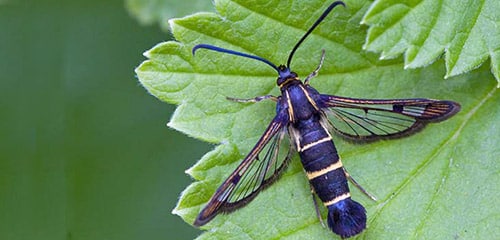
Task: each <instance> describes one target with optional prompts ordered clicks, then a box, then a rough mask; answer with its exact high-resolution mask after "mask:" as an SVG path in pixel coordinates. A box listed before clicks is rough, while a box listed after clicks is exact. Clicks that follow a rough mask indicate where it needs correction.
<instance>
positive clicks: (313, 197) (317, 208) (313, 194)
mask: <svg viewBox="0 0 500 240" xmlns="http://www.w3.org/2000/svg"><path fill="white" fill-rule="evenodd" d="M309 187H311V196H312V199H313V203H314V209H315V210H316V216H318V219H319V222H320V223H321V226H323V227H324V228H326V225H325V222H323V218H322V217H321V212H320V211H319V207H318V201H317V200H316V192H315V191H314V188H313V186H312V185H311V184H309Z"/></svg>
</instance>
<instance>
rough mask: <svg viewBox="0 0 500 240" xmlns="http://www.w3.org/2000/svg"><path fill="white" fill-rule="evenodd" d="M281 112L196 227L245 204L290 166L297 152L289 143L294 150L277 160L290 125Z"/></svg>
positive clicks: (223, 185)
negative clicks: (260, 155) (294, 151)
mask: <svg viewBox="0 0 500 240" xmlns="http://www.w3.org/2000/svg"><path fill="white" fill-rule="evenodd" d="M281 113H282V114H278V115H277V116H276V117H275V118H274V119H273V121H272V122H271V123H270V124H269V126H268V127H267V129H266V130H265V132H264V134H263V135H262V136H261V138H260V139H259V141H258V142H257V143H256V144H255V146H254V148H253V149H252V150H251V151H250V153H249V154H248V155H247V156H246V157H245V158H244V159H243V160H242V162H241V163H240V165H239V166H238V167H237V168H236V169H235V170H234V171H233V172H232V173H231V175H230V176H229V177H228V178H227V179H226V180H225V181H224V182H223V183H222V184H221V185H220V187H219V188H218V189H217V191H216V192H215V193H214V195H213V196H212V197H211V198H210V200H209V202H208V203H207V205H206V206H205V207H204V208H203V209H202V211H201V212H200V213H199V215H198V217H197V218H196V220H195V222H194V223H193V225H194V226H202V225H205V224H206V223H208V222H209V221H210V220H212V219H213V218H214V217H215V216H217V215H218V214H219V213H229V212H232V211H234V210H236V209H238V208H241V207H243V206H245V205H246V204H248V203H249V202H250V201H251V200H253V199H254V198H255V197H256V196H257V194H258V193H260V192H261V191H262V190H264V189H265V188H267V187H269V186H270V185H271V184H272V183H274V182H275V181H276V180H278V179H279V177H280V176H281V175H282V173H283V172H284V170H285V169H286V168H287V166H288V163H289V162H290V158H291V155H292V152H293V151H292V146H291V143H289V149H290V150H289V151H288V153H287V154H286V156H284V157H282V158H283V160H282V161H281V163H279V161H278V160H277V158H278V157H279V152H280V148H283V147H282V146H280V144H281V143H282V140H283V139H284V138H285V137H286V136H285V135H286V133H287V128H286V126H287V125H288V115H287V114H286V111H285V112H281ZM288 142H289V141H288ZM261 152H262V153H264V158H262V159H260V158H259V154H260V153H261Z"/></svg>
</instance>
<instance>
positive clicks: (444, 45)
mask: <svg viewBox="0 0 500 240" xmlns="http://www.w3.org/2000/svg"><path fill="white" fill-rule="evenodd" d="M362 22H363V23H365V24H369V25H370V29H369V30H368V37H367V38H366V39H367V41H366V44H365V45H364V48H365V49H367V50H369V51H375V52H381V53H382V56H381V58H382V59H388V58H395V57H397V56H399V55H401V54H403V53H404V56H405V68H418V67H424V66H427V65H429V64H431V63H432V62H434V61H435V60H436V59H438V58H439V57H440V56H441V55H442V53H443V52H444V53H445V59H446V77H451V76H456V75H459V74H462V73H466V72H469V71H471V70H473V69H476V68H478V67H479V66H481V64H483V63H484V62H485V61H486V60H487V59H488V58H490V60H491V71H492V73H493V75H494V76H495V78H496V79H497V81H499V82H500V27H499V26H500V4H498V1H497V0H484V1H468V0H441V1H436V0H420V1H409V0H406V1H401V0H378V1H375V2H374V3H373V4H372V6H371V7H370V9H369V10H368V12H367V13H366V15H365V16H364V18H363V21H362ZM499 86H500V83H499Z"/></svg>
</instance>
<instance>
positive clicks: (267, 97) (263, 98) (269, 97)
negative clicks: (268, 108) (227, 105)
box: [226, 95, 278, 103]
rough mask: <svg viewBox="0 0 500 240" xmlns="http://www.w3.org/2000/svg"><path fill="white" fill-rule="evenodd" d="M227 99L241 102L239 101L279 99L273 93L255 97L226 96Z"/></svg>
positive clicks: (252, 101) (253, 101) (251, 101)
mask: <svg viewBox="0 0 500 240" xmlns="http://www.w3.org/2000/svg"><path fill="white" fill-rule="evenodd" d="M226 99H227V100H229V101H233V102H239V103H255V102H260V101H262V100H266V99H271V100H273V101H275V102H277V101H278V97H275V96H273V95H265V96H259V97H254V98H232V97H226Z"/></svg>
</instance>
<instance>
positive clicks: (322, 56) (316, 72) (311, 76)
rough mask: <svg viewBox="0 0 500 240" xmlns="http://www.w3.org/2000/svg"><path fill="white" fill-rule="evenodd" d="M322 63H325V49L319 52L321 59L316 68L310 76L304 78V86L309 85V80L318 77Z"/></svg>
mask: <svg viewBox="0 0 500 240" xmlns="http://www.w3.org/2000/svg"><path fill="white" fill-rule="evenodd" d="M324 61H325V49H322V50H321V59H320V60H319V65H318V67H316V69H314V71H313V72H312V73H311V74H309V75H308V76H307V77H306V79H304V84H306V85H308V84H309V80H311V78H313V77H316V76H318V72H319V70H320V69H321V66H323V62H324Z"/></svg>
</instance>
